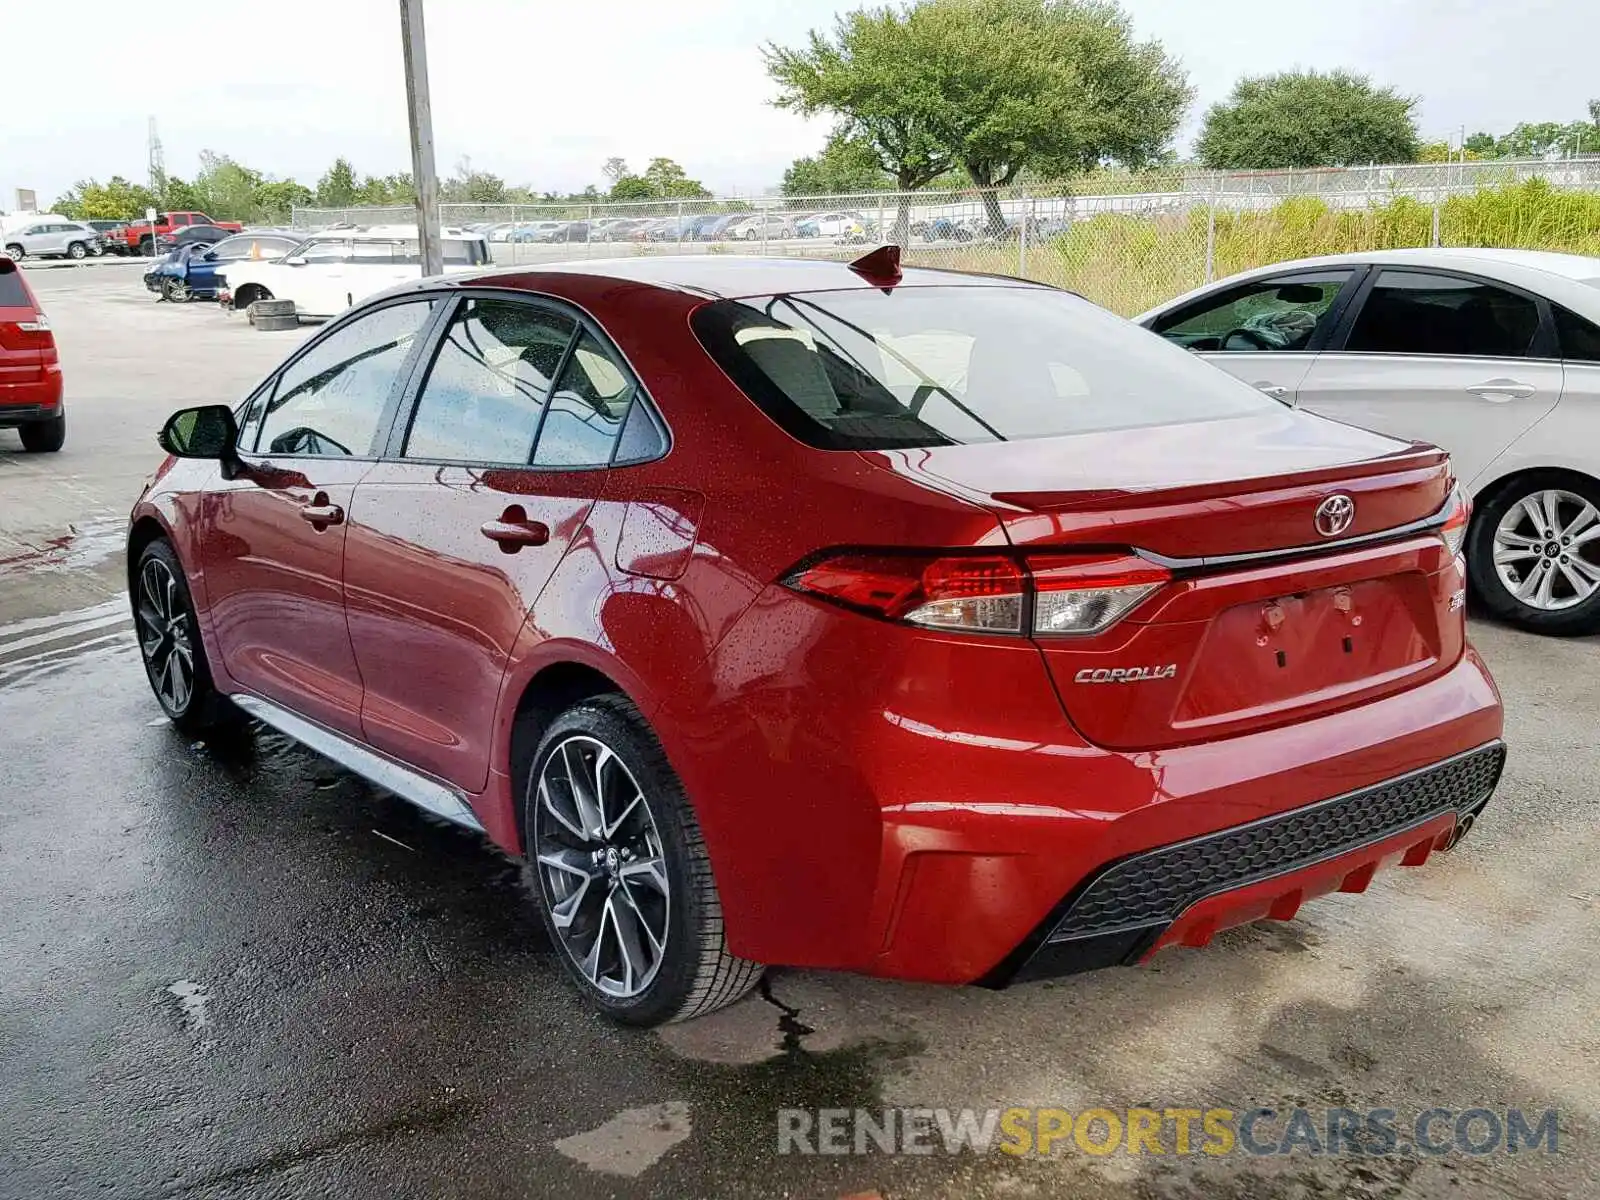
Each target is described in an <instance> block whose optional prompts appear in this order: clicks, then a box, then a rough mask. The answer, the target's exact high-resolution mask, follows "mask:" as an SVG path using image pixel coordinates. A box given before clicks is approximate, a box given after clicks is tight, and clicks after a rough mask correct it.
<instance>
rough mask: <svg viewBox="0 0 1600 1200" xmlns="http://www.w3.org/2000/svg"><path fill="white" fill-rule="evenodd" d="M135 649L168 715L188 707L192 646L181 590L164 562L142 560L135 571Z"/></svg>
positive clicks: (190, 689) (192, 675) (186, 611)
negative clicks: (137, 570) (136, 577)
mask: <svg viewBox="0 0 1600 1200" xmlns="http://www.w3.org/2000/svg"><path fill="white" fill-rule="evenodd" d="M135 611H136V612H137V613H138V617H139V650H140V653H142V654H143V655H144V664H145V670H146V671H148V672H149V674H150V682H151V684H152V685H154V687H155V690H156V695H157V696H158V697H159V698H160V700H161V702H162V705H163V707H165V708H166V710H167V712H168V714H169V715H174V716H175V715H178V714H181V713H183V712H184V710H185V709H187V708H188V706H189V698H190V697H191V696H192V695H193V694H194V645H193V643H192V642H191V640H190V639H191V637H192V632H191V630H190V628H189V613H188V610H187V608H186V607H185V606H184V602H183V593H182V592H181V591H180V589H179V587H178V581H177V580H176V579H174V578H173V577H172V572H171V571H170V570H169V569H168V568H167V564H166V563H164V562H162V561H161V560H160V559H155V558H152V559H148V560H146V562H145V564H144V566H143V568H141V569H140V571H139V604H138V607H137V609H136V610H135Z"/></svg>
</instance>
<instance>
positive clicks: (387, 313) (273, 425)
mask: <svg viewBox="0 0 1600 1200" xmlns="http://www.w3.org/2000/svg"><path fill="white" fill-rule="evenodd" d="M432 304H433V302H432V301H431V300H413V301H409V302H407V303H404V304H392V305H389V306H388V307H386V308H380V309H377V310H375V311H373V312H369V313H366V314H364V315H362V316H360V317H358V318H356V319H355V320H353V321H351V322H350V323H349V324H347V325H341V326H340V327H339V328H338V329H335V330H334V331H333V332H332V333H330V334H329V335H328V336H327V337H325V338H323V339H322V340H321V341H319V342H317V343H316V344H315V345H314V346H312V347H311V349H310V350H308V351H307V352H306V353H305V354H303V355H301V356H300V357H299V358H298V359H296V360H295V361H294V362H293V363H291V364H290V365H289V366H288V367H287V368H285V369H284V371H283V374H282V375H280V376H279V377H278V384H277V388H276V390H275V391H274V393H273V396H272V400H271V402H270V403H269V404H268V405H267V411H266V414H265V416H264V417H263V418H262V422H261V433H260V436H259V440H258V441H257V445H256V448H257V450H259V451H260V452H261V453H263V454H287V455H310V456H315V457H345V456H354V457H357V458H364V457H367V456H369V455H371V454H372V453H373V452H374V449H375V447H374V445H373V443H374V441H375V439H376V437H377V434H378V425H379V422H380V421H381V419H382V417H383V413H384V409H385V406H386V405H387V404H388V402H389V395H390V393H391V392H392V391H393V390H394V385H395V381H396V380H397V379H398V378H399V376H400V370H401V368H402V367H404V366H405V363H406V359H407V357H408V356H409V355H410V353H411V350H412V347H413V346H414V345H415V344H416V339H417V335H418V333H420V332H421V330H422V327H423V325H424V324H425V323H426V322H427V320H428V312H429V309H430V308H432Z"/></svg>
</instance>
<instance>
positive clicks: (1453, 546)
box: [1439, 485, 1472, 557]
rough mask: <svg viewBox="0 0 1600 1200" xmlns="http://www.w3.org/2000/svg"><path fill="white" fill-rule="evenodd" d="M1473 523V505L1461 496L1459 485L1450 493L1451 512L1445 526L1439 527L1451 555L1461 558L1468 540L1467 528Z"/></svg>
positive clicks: (1445, 520) (1447, 516) (1446, 518)
mask: <svg viewBox="0 0 1600 1200" xmlns="http://www.w3.org/2000/svg"><path fill="white" fill-rule="evenodd" d="M1471 521H1472V505H1471V504H1470V503H1469V502H1468V501H1467V498H1466V497H1465V496H1463V495H1462V494H1461V488H1460V486H1459V485H1457V487H1456V488H1455V490H1454V491H1452V492H1451V493H1450V511H1449V513H1448V514H1447V515H1446V516H1445V519H1444V524H1443V525H1441V526H1440V527H1439V536H1440V537H1442V538H1443V539H1444V544H1445V545H1446V546H1448V547H1449V549H1450V553H1451V554H1453V555H1456V556H1457V557H1460V556H1461V551H1462V547H1463V546H1465V544H1466V540H1467V526H1468V524H1470V523H1471Z"/></svg>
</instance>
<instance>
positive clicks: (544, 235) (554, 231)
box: [466, 210, 876, 243]
mask: <svg viewBox="0 0 1600 1200" xmlns="http://www.w3.org/2000/svg"><path fill="white" fill-rule="evenodd" d="M466 228H468V229H470V230H472V231H473V232H475V233H481V234H483V235H484V236H485V237H486V238H488V239H489V241H491V242H545V243H559V242H584V243H590V242H717V241H744V242H757V241H783V240H788V239H793V238H818V237H820V238H832V239H835V240H839V241H844V242H865V241H866V240H868V238H869V236H871V235H872V234H873V233H874V232H875V228H876V227H875V225H874V224H873V222H871V221H869V220H868V219H867V218H865V217H863V216H862V215H861V214H860V213H857V212H842V211H835V212H823V213H797V212H783V211H778V210H767V211H763V212H739V213H702V214H693V215H685V216H676V215H674V216H669V217H610V216H606V217H595V218H593V219H583V220H570V221H558V220H538V221H500V222H481V223H479V224H475V225H469V226H467V227H466Z"/></svg>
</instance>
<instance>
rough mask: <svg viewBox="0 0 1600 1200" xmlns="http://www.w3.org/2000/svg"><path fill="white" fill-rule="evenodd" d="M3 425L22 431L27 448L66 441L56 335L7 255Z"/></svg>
mask: <svg viewBox="0 0 1600 1200" xmlns="http://www.w3.org/2000/svg"><path fill="white" fill-rule="evenodd" d="M0 429H15V430H16V431H17V432H18V433H19V434H21V435H22V448H23V449H24V450H32V451H51V450H59V449H61V447H62V446H63V445H64V444H65V443H66V440H67V413H66V409H65V408H64V407H63V406H62V403H61V360H60V358H58V357H57V355H56V337H55V334H53V333H51V332H50V322H49V320H48V319H47V318H46V317H45V315H44V310H43V309H41V308H40V307H39V301H38V300H36V299H35V298H34V295H33V289H31V288H30V287H29V286H28V281H27V280H26V279H24V278H23V276H22V272H21V271H20V270H18V268H17V264H16V263H15V262H13V261H12V260H11V259H10V258H8V257H6V256H4V255H0Z"/></svg>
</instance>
